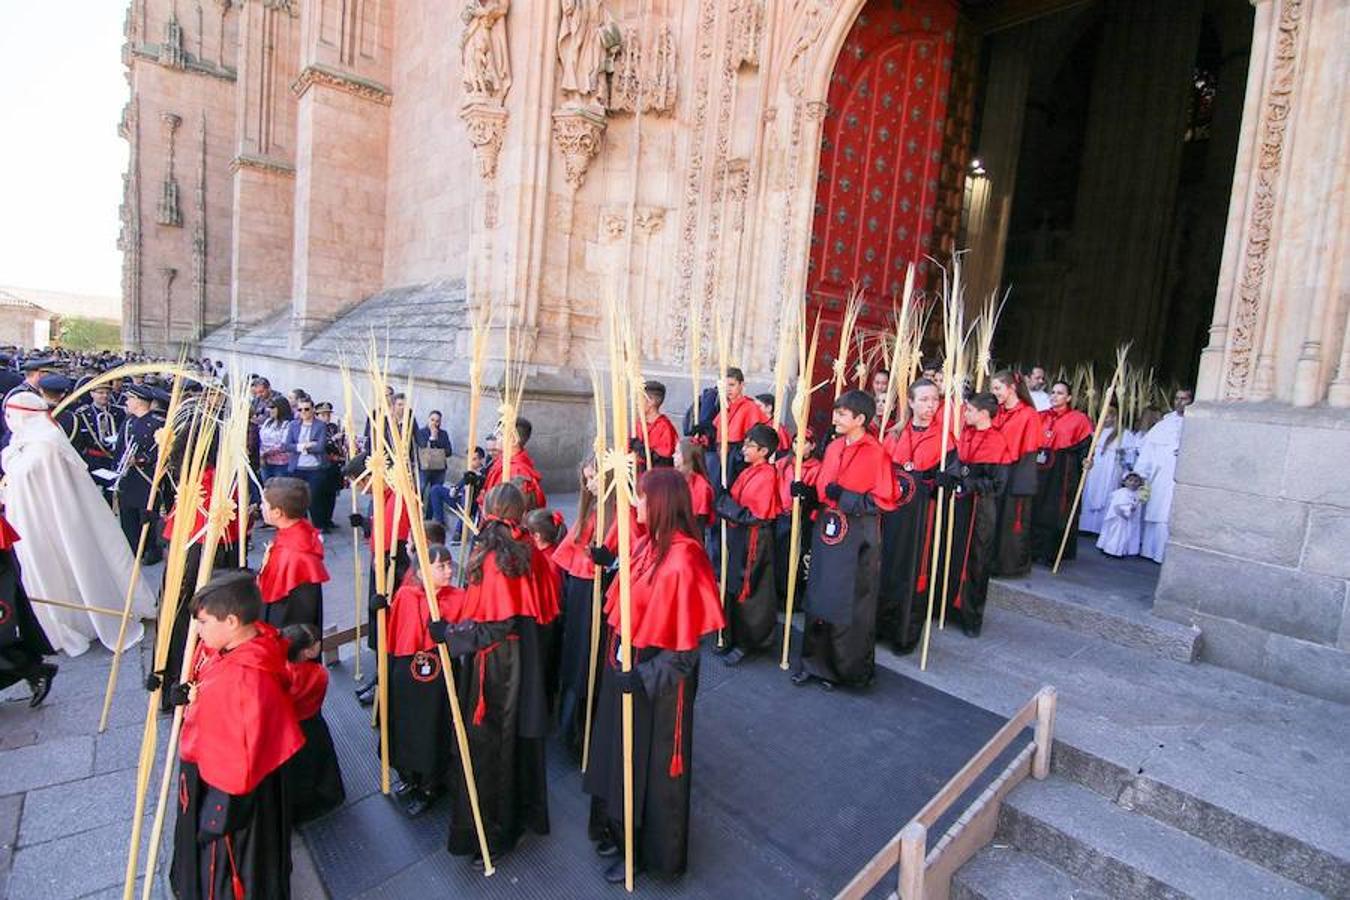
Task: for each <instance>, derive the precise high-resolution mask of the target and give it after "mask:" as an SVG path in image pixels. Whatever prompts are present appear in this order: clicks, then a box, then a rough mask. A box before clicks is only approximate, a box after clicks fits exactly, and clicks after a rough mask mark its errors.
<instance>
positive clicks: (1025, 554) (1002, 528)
mask: <svg viewBox="0 0 1350 900" xmlns="http://www.w3.org/2000/svg"><path fill="white" fill-rule="evenodd" d="M997 499H998V523H997V525H996V526H995V530H996V542H995V554H994V567H993V574H995V575H1005V576H1016V575H1025V574H1027V573H1028V572H1030V571H1031V513H1032V509H1033V507H1034V504H1035V502H1036V453H1035V452H1032V453H1027V454H1024V455H1023V456H1022V457H1020V458H1019V459H1018V460H1017V461H1016V462H1014V463H1013V464H1012V466H1011V467H1010V468H1009V470H1008V475H1007V478H1006V479H1005V481H1004V487H1003V490H1002V492H1001V493H1000V494H999V496H998V498H997Z"/></svg>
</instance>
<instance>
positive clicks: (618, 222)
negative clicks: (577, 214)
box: [600, 212, 628, 243]
mask: <svg viewBox="0 0 1350 900" xmlns="http://www.w3.org/2000/svg"><path fill="white" fill-rule="evenodd" d="M627 233H628V219H627V217H626V216H625V215H624V214H623V213H621V212H606V213H603V214H601V216H600V237H601V239H603V240H604V241H606V242H607V243H614V242H615V241H617V240H619V239H621V238H622V237H623V236H624V235H625V234H627Z"/></svg>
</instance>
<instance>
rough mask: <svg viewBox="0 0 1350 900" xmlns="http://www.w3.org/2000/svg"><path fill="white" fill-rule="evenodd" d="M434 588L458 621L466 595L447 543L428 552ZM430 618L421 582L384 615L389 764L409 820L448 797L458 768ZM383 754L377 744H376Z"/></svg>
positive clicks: (445, 612) (446, 614) (412, 583)
mask: <svg viewBox="0 0 1350 900" xmlns="http://www.w3.org/2000/svg"><path fill="white" fill-rule="evenodd" d="M427 558H428V560H429V562H430V564H431V583H432V584H433V585H435V587H436V607H437V609H438V610H439V611H440V614H441V618H442V619H445V620H450V621H453V620H454V619H456V618H458V617H459V615H460V610H461V609H462V608H463V605H464V591H463V590H461V589H459V588H456V587H454V586H452V584H451V582H452V580H453V576H454V566H453V563H452V561H451V555H450V551H449V550H448V549H447V548H446V547H445V546H444V545H442V544H432V545H431V546H429V547H428V548H427ZM430 617H431V613H430V609H429V606H428V604H427V593H426V590H425V589H424V588H423V587H422V579H421V577H420V576H419V577H417V578H413V579H410V580H409V581H408V583H407V584H405V585H404V586H402V587H400V588H399V589H398V590H397V591H395V592H394V599H393V602H391V603H390V604H389V613H388V615H386V616H385V628H386V632H385V647H386V648H387V649H388V651H389V765H390V766H391V767H393V769H394V771H396V772H397V773H398V781H397V782H395V784H394V785H393V789H394V790H393V798H394V801H395V803H397V804H398V806H399V807H400V808H401V809H402V810H403V812H404V814H405V815H407V816H409V817H415V816H419V815H421V814H422V813H423V812H425V811H426V809H427V807H429V806H431V804H432V803H434V802H435V800H436V798H437V797H438V796H440V795H441V794H442V793H444V792H445V789H446V786H447V785H448V784H449V778H450V771H451V769H452V768H453V766H454V758H455V757H454V748H455V742H454V729H453V725H452V722H451V716H450V698H449V696H448V695H447V694H446V692H445V675H444V673H443V672H442V670H441V655H440V652H439V651H438V650H437V649H436V642H435V641H434V640H432V638H431V632H430V630H429V627H428V622H429V619H430ZM376 748H377V752H378V743H377V745H376Z"/></svg>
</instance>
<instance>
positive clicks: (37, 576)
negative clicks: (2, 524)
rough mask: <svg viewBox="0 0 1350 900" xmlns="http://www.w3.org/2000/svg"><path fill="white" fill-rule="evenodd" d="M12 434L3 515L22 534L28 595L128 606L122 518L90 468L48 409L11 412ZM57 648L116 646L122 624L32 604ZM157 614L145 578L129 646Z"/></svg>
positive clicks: (135, 601)
mask: <svg viewBox="0 0 1350 900" xmlns="http://www.w3.org/2000/svg"><path fill="white" fill-rule="evenodd" d="M5 418H6V421H7V422H8V423H10V428H11V431H12V433H13V437H12V438H11V439H10V442H9V446H8V447H6V448H5V450H4V453H3V457H2V459H3V462H4V467H5V489H4V503H5V518H7V519H8V520H9V523H10V524H11V525H13V526H14V530H15V531H17V532H18V533H19V541H18V542H17V543H16V544H15V545H14V553H15V556H17V557H18V560H19V565H20V566H21V567H22V575H23V586H24V589H25V590H26V591H27V592H28V596H30V597H35V598H42V599H48V600H60V601H62V602H65V603H75V604H82V605H91V606H102V607H106V608H111V609H117V610H121V609H122V604H123V603H124V602H125V600H126V591H127V585H128V584H129V583H130V581H131V568H132V556H131V549H130V548H129V547H127V539H126V537H125V536H124V535H123V534H122V529H121V527H120V526H119V525H118V522H117V519H116V518H115V517H114V516H113V513H112V510H111V509H109V508H108V504H107V503H105V502H104V501H103V498H102V497H101V496H100V494H99V489H98V488H97V487H96V486H95V485H94V482H93V481H92V480H91V479H90V477H89V469H88V468H87V467H86V466H85V464H84V460H82V459H81V458H80V455H79V453H77V452H76V451H75V448H74V447H72V446H71V445H70V441H69V440H68V439H67V438H66V436H65V435H64V434H62V433H61V429H60V428H58V427H57V425H56V423H54V422H53V421H52V419H51V417H50V416H49V415H48V414H47V412H46V411H45V409H44V411H40V412H34V411H27V410H23V409H17V410H16V409H15V407H14V404H13V403H11V404H9V405H8V406H7V407H6V415H5ZM33 610H34V612H35V613H36V614H37V618H38V621H39V622H41V623H42V628H43V630H44V631H46V633H47V637H48V638H49V639H50V640H51V642H52V646H54V647H55V648H56V649H57V650H61V651H64V652H66V653H68V654H70V655H71V656H78V655H79V654H81V653H83V652H84V651H85V650H88V649H89V645H90V643H91V642H92V641H93V640H94V639H95V638H97V639H98V640H99V641H101V642H102V643H103V645H104V646H105V647H108V648H109V649H111V648H112V647H113V646H114V645H115V644H116V643H117V631H118V628H119V626H120V625H121V620H120V619H119V618H118V617H116V616H108V615H103V614H101V613H89V612H76V611H75V610H70V609H62V608H59V607H55V606H48V605H46V604H42V603H34V604H33ZM154 615H155V597H154V594H153V593H152V592H151V590H150V589H149V588H148V587H147V586H146V581H145V579H144V578H142V579H141V580H140V581H139V583H138V584H137V589H136V593H135V595H134V596H133V598H132V615H131V619H130V621H129V622H128V623H127V633H126V637H125V639H124V640H123V644H122V646H123V649H125V648H126V647H129V646H132V645H134V644H135V643H136V642H137V641H139V640H140V639H141V636H142V634H143V632H144V628H143V627H142V625H141V621H140V620H141V619H142V618H152V617H153V616H154Z"/></svg>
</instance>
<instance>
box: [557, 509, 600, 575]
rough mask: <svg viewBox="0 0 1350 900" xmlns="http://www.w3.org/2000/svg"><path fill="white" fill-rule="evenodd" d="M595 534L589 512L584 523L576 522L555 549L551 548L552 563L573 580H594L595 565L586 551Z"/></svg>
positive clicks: (593, 519) (592, 514)
mask: <svg viewBox="0 0 1350 900" xmlns="http://www.w3.org/2000/svg"><path fill="white" fill-rule="evenodd" d="M594 533H595V513H594V511H592V512H591V514H590V515H588V516H587V517H586V521H584V522H583V521H581V520H579V519H578V520H577V521H575V522H573V523H572V527H571V528H569V529H568V530H567V537H565V538H563V539H562V541H561V543H559V544H558V546H557V547H554V548H553V562H554V563H555V564H556V565H558V566H560V567H561V568H562V570H563V571H564V572H566V573H568V574H569V575H571V576H572V577H573V578H583V579H584V578H594V577H595V563H593V562H591V554H590V552H589V551H588V550H587V549H586V548H587V547H588V546H589V545H590V543H591V537H592V535H593V534H594Z"/></svg>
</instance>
